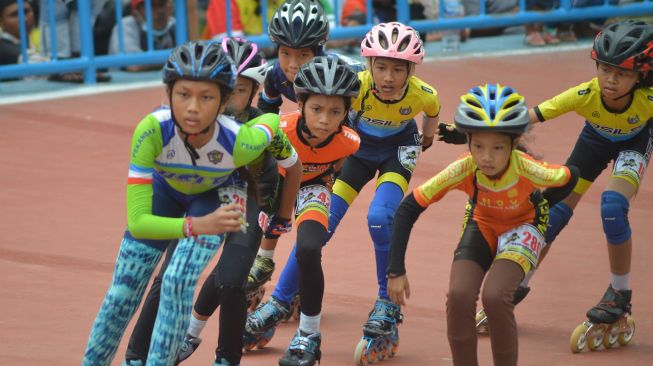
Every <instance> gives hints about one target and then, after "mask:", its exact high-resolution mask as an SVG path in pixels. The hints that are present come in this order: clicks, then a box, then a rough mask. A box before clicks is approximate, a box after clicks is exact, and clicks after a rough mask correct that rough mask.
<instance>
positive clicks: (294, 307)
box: [283, 293, 301, 323]
mask: <svg viewBox="0 0 653 366" xmlns="http://www.w3.org/2000/svg"><path fill="white" fill-rule="evenodd" d="M300 313H301V303H300V302H299V293H297V294H295V296H293V298H292V301H291V302H290V313H288V317H286V318H285V319H283V322H284V323H285V322H288V321H290V319H295V320H299V314H300Z"/></svg>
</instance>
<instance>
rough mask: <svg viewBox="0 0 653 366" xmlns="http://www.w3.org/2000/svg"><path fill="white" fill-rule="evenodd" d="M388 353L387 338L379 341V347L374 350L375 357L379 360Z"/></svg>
mask: <svg viewBox="0 0 653 366" xmlns="http://www.w3.org/2000/svg"><path fill="white" fill-rule="evenodd" d="M387 355H388V340H385V341H383V342H380V343H379V348H378V349H377V350H376V359H377V360H378V361H379V362H381V361H383V360H384V359H385V358H386V356H387Z"/></svg>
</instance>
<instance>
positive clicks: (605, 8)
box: [0, 0, 653, 83]
mask: <svg viewBox="0 0 653 366" xmlns="http://www.w3.org/2000/svg"><path fill="white" fill-rule="evenodd" d="M17 1H18V4H19V8H18V11H19V14H18V15H19V21H20V25H21V26H20V42H21V46H22V49H21V54H22V59H23V63H21V64H17V65H4V66H0V79H7V78H17V77H24V76H29V75H42V74H53V73H65V72H73V71H83V72H84V81H85V82H86V83H95V76H96V70H97V69H99V68H112V67H125V66H131V65H148V64H162V63H163V62H165V60H166V59H167V57H168V55H169V52H170V50H155V49H154V36H153V32H152V9H151V4H152V0H144V1H145V9H146V12H145V18H146V24H147V29H148V32H147V42H146V44H147V51H145V52H142V53H125V52H124V41H123V36H124V30H123V29H122V28H123V27H122V22H120V21H117V22H116V27H117V33H118V49H119V54H116V55H103V56H95V55H94V45H93V37H92V34H93V27H92V24H91V19H92V16H91V2H90V1H91V0H77V10H78V13H79V28H80V34H81V52H80V53H81V56H80V57H78V58H74V59H66V60H59V59H58V57H57V53H58V50H57V37H56V31H55V26H54V24H55V15H54V1H55V0H48V5H49V6H48V10H49V14H48V19H49V23H50V32H49V36H50V38H51V39H50V41H49V47H48V48H49V51H50V52H51V54H50V55H49V56H50V57H51V61H48V62H42V63H29V62H28V61H27V38H28V35H27V31H26V29H25V13H24V10H23V6H21V5H22V4H23V1H24V0H17ZM109 1H115V3H116V11H115V13H116V19H118V20H119V19H121V18H122V15H123V11H122V0H109ZM610 1H611V0H604V2H603V4H602V5H598V6H590V7H584V8H574V7H573V6H572V0H560V7H559V8H557V9H553V10H550V11H546V12H539V11H530V10H526V5H525V0H519V7H520V9H519V11H518V12H517V13H509V14H501V15H488V14H486V6H485V0H481V4H480V14H479V15H471V16H465V17H460V18H445V17H443V16H442V14H444V11H443V4H444V1H443V0H440V1H439V7H440V9H439V14H440V15H439V18H438V19H428V20H410V8H409V6H410V5H409V4H408V1H407V0H397V3H396V10H397V19H398V21H401V22H402V23H405V24H410V25H411V26H412V27H414V28H415V29H417V30H418V31H424V32H426V31H434V30H442V29H463V28H473V29H477V28H493V27H506V26H514V25H522V24H528V23H545V22H566V21H583V20H591V19H600V18H612V17H616V16H622V17H623V16H641V15H646V14H653V0H644V1H642V2H638V3H631V4H627V5H611V4H610ZM612 1H614V0H612ZM334 2H335V3H336V4H334V11H335V12H338V9H339V6H338V4H337V0H335V1H334ZM366 4H367V9H368V11H367V12H366V20H367V24H365V25H359V26H352V27H342V26H339V24H338V25H337V26H336V27H335V29H332V30H331V33H330V38H331V39H347V38H361V37H362V36H363V35H364V34H365V33H366V32H367V31H368V30H369V29H370V26H371V24H372V22H373V11H371V9H373V7H372V0H366ZM267 9H268V4H267V1H265V0H263V1H262V2H261V14H264V15H265V14H267V11H268V10H267ZM225 13H226V19H227V20H228V24H227V25H226V28H227V34H231V32H232V31H233V29H232V25H231V22H230V21H229V20H230V19H231V15H232V13H233V9H231V1H230V0H226V1H225ZM174 15H175V20H176V34H175V36H176V40H177V43H181V42H185V41H186V40H187V39H188V31H187V29H188V21H187V17H186V2H185V1H184V0H177V1H175V8H174ZM335 18H336V20H337V22H338V21H339V20H340V18H341V16H340V14H336V16H335ZM267 23H268V21H267V19H266V17H265V16H263V29H267ZM338 23H339V22H338ZM248 39H250V40H251V41H253V42H256V43H258V44H259V46H261V47H268V46H272V43H271V41H270V39H269V37H268V36H267V34H261V35H254V36H248Z"/></svg>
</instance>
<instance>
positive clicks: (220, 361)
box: [213, 351, 240, 366]
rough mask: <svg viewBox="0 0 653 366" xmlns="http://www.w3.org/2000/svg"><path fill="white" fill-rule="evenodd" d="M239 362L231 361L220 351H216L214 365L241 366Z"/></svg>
mask: <svg viewBox="0 0 653 366" xmlns="http://www.w3.org/2000/svg"><path fill="white" fill-rule="evenodd" d="M239 365H240V364H239V363H231V362H229V360H227V359H226V358H224V357H222V355H221V354H220V351H217V352H216V355H215V361H213V366H239Z"/></svg>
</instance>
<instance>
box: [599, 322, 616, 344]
mask: <svg viewBox="0 0 653 366" xmlns="http://www.w3.org/2000/svg"><path fill="white" fill-rule="evenodd" d="M617 338H619V324H617V323H615V324H612V326H610V327H609V328H608V330H607V331H606V333H605V335H604V336H603V347H605V349H610V348H612V347H614V346H615V345H616V344H617Z"/></svg>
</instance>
